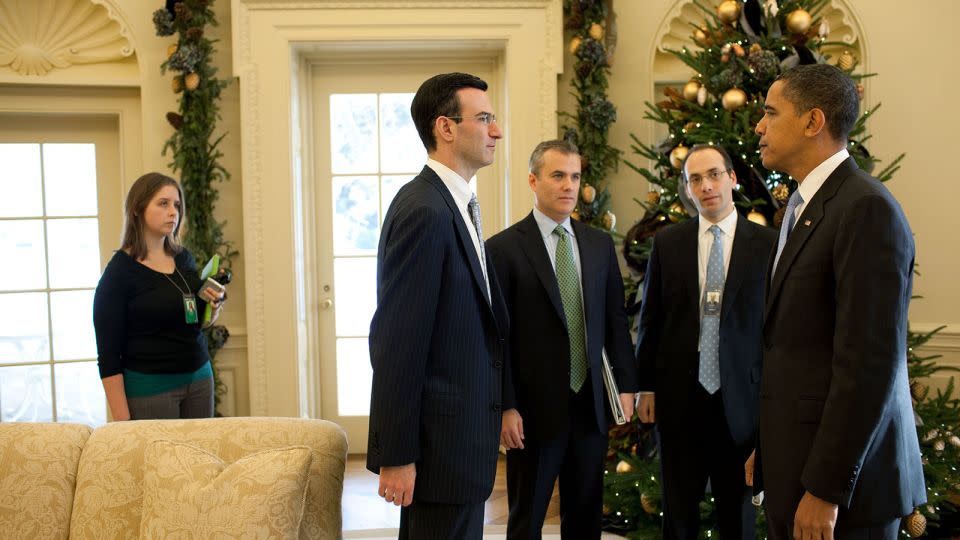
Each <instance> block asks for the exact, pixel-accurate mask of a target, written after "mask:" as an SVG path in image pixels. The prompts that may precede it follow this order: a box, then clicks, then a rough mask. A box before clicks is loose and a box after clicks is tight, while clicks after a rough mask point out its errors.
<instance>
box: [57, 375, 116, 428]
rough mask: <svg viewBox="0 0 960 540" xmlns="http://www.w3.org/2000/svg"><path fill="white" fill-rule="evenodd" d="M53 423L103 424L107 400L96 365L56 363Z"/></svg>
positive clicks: (105, 420) (105, 419) (105, 416)
mask: <svg viewBox="0 0 960 540" xmlns="http://www.w3.org/2000/svg"><path fill="white" fill-rule="evenodd" d="M53 373H54V376H55V377H56V380H57V422H77V423H80V424H87V425H89V426H94V427H96V426H101V425H103V424H106V423H107V400H106V397H105V396H104V394H103V385H102V384H101V383H100V371H99V370H97V363H96V362H77V363H71V364H56V365H54V368H53Z"/></svg>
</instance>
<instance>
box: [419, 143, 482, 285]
mask: <svg viewBox="0 0 960 540" xmlns="http://www.w3.org/2000/svg"><path fill="white" fill-rule="evenodd" d="M427 167H430V169H432V170H433V172H435V173H437V176H439V177H440V180H441V181H442V182H443V185H445V186H447V189H448V190H449V191H450V195H451V196H452V197H453V202H455V203H456V204H457V209H459V210H460V217H461V218H463V223H464V225H466V226H467V230H468V231H470V239H471V240H473V248H474V249H475V250H476V253H477V259H478V260H479V261H480V268H481V269H483V281H484V284H485V285H486V286H487V298H490V277H489V276H488V274H487V261H485V260H483V257H482V256H481V255H480V236H479V234H478V231H477V228H476V227H474V226H473V219H471V218H470V210H469V209H467V205H468V204H470V198H471V197H473V195H474V194H475V193H476V192H477V189H476V188H477V177H476V176H474V177H473V178H471V179H470V180H464V179H463V177H461V176H460V175H459V174H457V173H456V172H454V171H453V169H451V168H450V167H447V166H446V165H444V164H443V163H440V162H439V161H437V160H435V159H427Z"/></svg>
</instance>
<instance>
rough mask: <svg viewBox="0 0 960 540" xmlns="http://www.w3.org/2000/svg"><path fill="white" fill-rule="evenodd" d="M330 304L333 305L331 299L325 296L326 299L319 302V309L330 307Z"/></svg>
mask: <svg viewBox="0 0 960 540" xmlns="http://www.w3.org/2000/svg"><path fill="white" fill-rule="evenodd" d="M331 306H333V300H331V299H329V298H327V299H326V300H324V301H323V302H320V308H321V309H330V307H331Z"/></svg>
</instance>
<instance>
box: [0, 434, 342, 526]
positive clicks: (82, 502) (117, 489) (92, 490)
mask: <svg viewBox="0 0 960 540" xmlns="http://www.w3.org/2000/svg"><path fill="white" fill-rule="evenodd" d="M47 426H49V427H47ZM78 430H80V431H78ZM83 430H85V431H83ZM80 433H83V436H82V437H81V436H80V435H79V434H80ZM89 433H90V430H89V428H86V427H85V426H72V425H69V424H3V423H0V538H66V537H67V536H66V531H68V530H69V538H78V539H97V540H100V539H104V540H108V539H127V538H137V537H138V536H139V530H140V521H141V507H142V504H143V491H142V490H143V482H144V477H143V469H144V453H145V451H146V449H147V446H148V445H149V444H150V443H152V442H153V441H156V440H160V439H163V440H169V441H179V442H184V443H188V444H190V445H192V446H196V447H198V448H202V449H204V450H206V451H207V452H210V453H211V454H213V455H215V456H217V457H218V458H219V459H220V460H222V461H223V462H224V463H227V464H229V463H233V462H235V461H237V460H239V459H241V458H243V457H244V456H248V455H250V454H253V453H256V452H260V451H262V450H269V449H277V448H284V447H289V446H306V447H308V448H310V449H311V452H312V464H311V466H310V479H309V485H308V487H307V499H306V505H305V510H304V515H303V519H302V520H301V523H300V530H299V538H300V539H317V540H320V539H323V540H326V539H339V538H342V534H341V528H342V514H341V508H340V504H341V500H342V496H343V471H344V467H345V464H346V455H347V441H346V435H345V434H344V433H343V430H342V429H340V427H338V426H337V425H336V424H333V423H330V422H326V421H323V420H307V419H298V418H259V417H254V418H211V419H203V420H142V421H133V422H116V423H112V424H108V425H106V426H103V427H100V428H97V429H96V430H94V431H93V433H92V434H90V435H89V439H87V435H88V434H89ZM27 434H29V435H27ZM31 437H36V438H39V439H40V442H38V443H33V446H28V448H33V447H35V446H39V447H45V448H46V449H47V451H48V452H46V453H38V452H36V451H33V450H29V451H24V450H23V448H24V446H23V444H21V443H20V441H21V439H23V440H26V439H28V438H31ZM71 437H73V438H74V439H75V440H76V442H75V443H73V446H72V447H73V448H75V453H74V454H70V453H69V452H68V451H67V449H68V448H71V445H70V443H69V440H70V438H71ZM84 442H85V443H86V444H84ZM25 444H29V443H25ZM81 448H82V454H81V453H80V452H81V450H80V449H81ZM11 452H14V455H22V457H20V458H18V457H12V458H11V457H9V456H10V455H11ZM47 453H50V454H53V455H56V456H62V457H57V458H55V459H53V460H52V461H53V462H54V463H56V466H54V465H51V464H49V463H50V460H48V461H46V462H45V461H43V456H46V455H47ZM34 456H40V458H41V459H34ZM78 457H79V468H78V466H77V458H78ZM21 459H25V462H26V464H24V462H22V461H20V460H21ZM8 463H10V464H9V465H8ZM44 467H47V468H48V469H50V470H49V475H48V471H46V470H44V469H43V468H44ZM27 471H35V472H33V473H32V474H34V475H35V476H36V477H37V478H36V479H33V480H30V481H29V482H26V481H25V480H9V479H8V478H9V477H10V476H11V475H13V474H18V475H19V474H27ZM74 474H75V476H74ZM74 478H75V479H76V482H75V483H76V488H75V489H74V487H73V485H74V481H73V479H74ZM8 481H10V482H11V483H14V482H15V483H16V485H17V489H21V490H25V493H20V492H15V493H18V494H17V495H16V497H15V498H16V499H17V501H16V502H15V503H14V504H20V505H23V506H24V507H25V508H26V507H33V508H30V509H29V510H20V507H16V508H13V507H10V506H7V505H8V504H10V503H8V502H7V494H8V493H10V491H9V490H8V489H7V488H6V487H5V484H4V482H8ZM60 484H62V487H61V493H63V495H62V496H60V497H59V500H61V501H64V502H59V503H57V505H59V508H60V509H59V510H56V508H58V506H57V505H54V504H53V503H52V502H49V503H44V504H39V503H33V504H31V503H29V502H23V503H21V502H20V499H23V498H25V499H27V500H30V499H31V498H34V500H37V499H36V498H42V500H44V501H48V500H52V496H50V495H48V494H47V491H48V490H51V487H52V486H55V485H60ZM47 486H51V487H47ZM32 488H36V489H32ZM70 493H74V496H73V500H72V507H73V510H72V514H71V510H70V506H71V501H70V498H69V494H70ZM11 499H13V497H11ZM55 512H56V513H55ZM65 516H71V517H69V520H67V518H66V517H65ZM68 523H69V527H68ZM31 527H33V528H31ZM53 529H56V530H59V531H60V532H59V533H56V532H51V533H49V534H48V533H46V532H43V531H47V530H51V531H52V530H53ZM7 531H13V532H11V533H9V534H8V533H7ZM16 531H26V533H25V534H20V533H17V532H16ZM33 531H37V532H33Z"/></svg>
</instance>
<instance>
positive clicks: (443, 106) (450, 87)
mask: <svg viewBox="0 0 960 540" xmlns="http://www.w3.org/2000/svg"><path fill="white" fill-rule="evenodd" d="M463 88H476V89H478V90H483V91H484V92H485V91H486V90H487V83H486V82H484V80H483V79H481V78H480V77H477V76H476V75H470V74H469V73H441V74H440V75H434V76H433V77H430V78H429V79H427V80H426V81H424V82H423V84H421V85H420V88H419V89H418V90H417V94H416V95H415V96H413V102H412V103H411V104H410V116H411V117H412V118H413V124H414V125H415V126H417V133H418V134H419V135H420V140H421V141H423V146H424V147H425V148H426V149H427V152H431V151H433V150H436V149H437V139H436V137H434V135H433V124H434V123H435V122H436V120H437V118H438V117H441V116H460V99H459V98H458V97H457V91H458V90H460V89H463ZM454 121H455V122H457V123H460V121H459V120H454Z"/></svg>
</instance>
